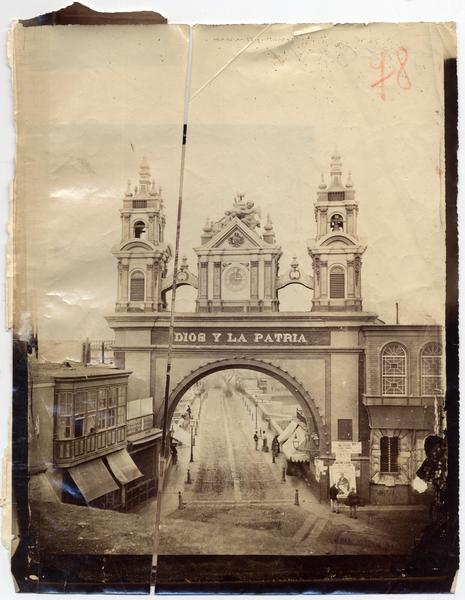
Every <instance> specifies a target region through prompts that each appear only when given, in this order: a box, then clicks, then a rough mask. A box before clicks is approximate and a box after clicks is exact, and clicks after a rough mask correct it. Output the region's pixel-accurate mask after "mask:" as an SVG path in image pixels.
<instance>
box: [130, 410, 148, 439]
mask: <svg viewBox="0 0 465 600" xmlns="http://www.w3.org/2000/svg"><path fill="white" fill-rule="evenodd" d="M153 427H154V425H153V413H150V414H148V415H143V416H142V417H136V418H135V419H129V420H128V422H127V434H128V436H130V435H134V434H135V433H140V432H141V431H150V430H151V429H153Z"/></svg>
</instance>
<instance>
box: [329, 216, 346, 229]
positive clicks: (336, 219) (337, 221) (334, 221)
mask: <svg viewBox="0 0 465 600" xmlns="http://www.w3.org/2000/svg"><path fill="white" fill-rule="evenodd" d="M329 228H330V229H331V231H344V219H343V217H342V215H339V214H336V215H333V216H332V217H331V219H330V221H329Z"/></svg>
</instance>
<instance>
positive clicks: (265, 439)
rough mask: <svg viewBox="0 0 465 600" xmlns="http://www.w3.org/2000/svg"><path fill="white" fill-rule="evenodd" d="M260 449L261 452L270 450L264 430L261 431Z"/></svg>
mask: <svg viewBox="0 0 465 600" xmlns="http://www.w3.org/2000/svg"><path fill="white" fill-rule="evenodd" d="M262 450H263V452H269V451H270V449H269V448H268V438H267V437H266V435H265V432H263V445H262Z"/></svg>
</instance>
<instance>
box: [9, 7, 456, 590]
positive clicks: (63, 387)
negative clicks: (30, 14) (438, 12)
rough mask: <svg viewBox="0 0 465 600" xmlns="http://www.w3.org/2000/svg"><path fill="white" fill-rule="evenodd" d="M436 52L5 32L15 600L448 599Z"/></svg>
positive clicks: (226, 35) (334, 29) (452, 374)
mask: <svg viewBox="0 0 465 600" xmlns="http://www.w3.org/2000/svg"><path fill="white" fill-rule="evenodd" d="M455 44H456V40H455V26H454V24H453V23H399V24H396V23H371V24H347V25H332V24H302V25H297V24H296V25H291V24H276V25H272V24H268V25H267V24H261V25H223V26H207V25H198V26H195V27H190V26H184V25H168V24H163V19H162V20H161V21H160V24H153V22H152V24H148V23H146V24H105V25H100V26H98V27H97V26H92V25H71V26H62V25H55V26H44V25H36V24H34V23H29V22H24V23H16V24H15V25H14V27H13V29H12V31H11V34H10V47H11V56H12V69H13V80H14V94H15V103H16V128H17V159H16V160H17V163H16V177H15V184H14V220H13V229H14V238H13V242H12V245H11V248H12V254H11V257H12V261H13V268H12V275H11V280H10V284H11V286H12V288H11V289H12V290H14V303H13V305H12V310H11V320H12V327H13V334H14V354H13V358H14V378H15V379H14V380H15V384H14V395H15V397H14V400H13V499H12V500H13V503H12V506H14V507H15V508H16V510H15V511H13V512H12V531H13V533H14V535H13V538H12V539H13V542H12V548H11V553H12V572H13V576H14V578H15V581H16V586H17V588H18V591H22V592H42V593H47V592H63V593H68V592H69V593H71V592H84V593H85V592H93V591H96V592H97V591H100V592H106V593H114V591H115V590H116V591H118V592H123V591H126V592H131V593H148V592H150V591H152V592H153V591H154V590H155V592H157V593H177V592H191V593H192V592H215V593H225V592H244V591H245V592H256V593H260V592H262V593H263V592H272V591H275V592H276V591H280V592H288V593H290V592H294V593H295V592H296V591H305V592H314V593H316V592H319V593H325V592H327V593H329V592H334V591H346V592H347V591H352V592H354V591H358V592H360V591H366V592H397V593H403V592H404V593H405V592H449V591H450V590H451V586H452V585H453V580H454V577H455V574H456V570H457V567H458V520H457V502H458V491H457V486H458V473H457V470H456V461H457V457H456V454H457V443H458V437H457V426H458V425H457V410H458V409H457V401H458V391H457V388H455V389H454V390H453V391H452V392H450V393H449V392H448V388H450V387H451V385H450V383H448V381H447V379H446V375H448V377H449V382H455V384H454V385H456V383H457V378H458V373H457V364H456V362H454V361H456V358H454V356H455V354H451V356H452V358H451V359H450V361H451V362H449V357H448V352H447V348H448V345H449V346H450V345H451V346H454V348H456V346H455V342H454V341H453V340H455V339H456V336H457V332H456V329H454V328H456V327H457V325H456V323H455V324H454V314H455V313H454V310H455V309H454V302H455V300H454V298H456V294H457V290H456V288H455V286H456V283H454V279H453V277H454V272H456V268H457V266H456V261H457V258H456V256H454V254H453V248H454V244H455V243H456V205H455V203H456V197H455V194H456V177H455V175H454V173H456V136H457V131H456V111H457V107H456V101H457V100H456V75H455V57H456V49H455ZM454 140H455V142H454ZM446 205H447V207H448V208H447V211H446ZM446 230H447V244H446ZM451 248H452V250H451ZM454 269H455V271H454ZM447 270H448V271H447ZM447 273H448V274H447ZM446 275H447V278H450V277H452V279H447V281H449V283H448V287H447V286H446ZM446 308H447V310H449V314H450V315H452V316H451V317H450V318H449V322H446ZM455 318H456V314H455ZM454 336H455V337H454ZM451 340H452V341H451ZM452 352H456V349H455V350H453V351H452ZM451 431H452V433H451ZM451 435H452V436H453V437H452V440H453V443H451V442H450V436H451ZM448 440H449V444H448ZM452 446H453V448H452ZM448 449H449V456H448ZM448 459H449V461H450V463H449V466H448ZM450 465H455V467H453V468H450ZM454 469H455V470H454Z"/></svg>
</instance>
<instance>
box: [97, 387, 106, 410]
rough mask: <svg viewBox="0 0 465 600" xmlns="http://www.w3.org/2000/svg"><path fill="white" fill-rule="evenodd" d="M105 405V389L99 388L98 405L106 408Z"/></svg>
mask: <svg viewBox="0 0 465 600" xmlns="http://www.w3.org/2000/svg"><path fill="white" fill-rule="evenodd" d="M106 406H107V389H106V388H100V389H99V391H98V407H99V408H106Z"/></svg>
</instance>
